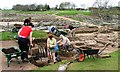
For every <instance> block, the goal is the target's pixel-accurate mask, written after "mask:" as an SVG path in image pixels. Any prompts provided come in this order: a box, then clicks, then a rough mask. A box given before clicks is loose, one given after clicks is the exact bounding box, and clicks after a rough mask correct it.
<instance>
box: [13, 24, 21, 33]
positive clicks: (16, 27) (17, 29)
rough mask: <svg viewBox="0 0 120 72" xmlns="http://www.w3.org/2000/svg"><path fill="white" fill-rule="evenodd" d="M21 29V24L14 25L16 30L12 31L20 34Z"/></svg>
mask: <svg viewBox="0 0 120 72" xmlns="http://www.w3.org/2000/svg"><path fill="white" fill-rule="evenodd" d="M21 27H22V25H21V24H14V28H13V29H12V32H18V31H19V29H20V28H21Z"/></svg>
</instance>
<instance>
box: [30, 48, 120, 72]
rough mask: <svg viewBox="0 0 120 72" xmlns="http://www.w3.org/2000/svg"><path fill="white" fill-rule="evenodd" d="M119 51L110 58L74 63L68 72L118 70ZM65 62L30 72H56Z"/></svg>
mask: <svg viewBox="0 0 120 72" xmlns="http://www.w3.org/2000/svg"><path fill="white" fill-rule="evenodd" d="M119 52H120V50H119V51H116V52H113V53H111V54H110V55H111V57H110V58H104V59H102V58H96V59H93V58H90V59H88V58H86V59H85V60H84V61H83V62H76V61H74V62H73V63H72V64H70V65H69V67H68V70H118V53H119ZM67 62H68V61H67V60H65V61H63V62H60V63H57V64H55V65H50V66H45V67H40V68H37V69H35V70H32V71H31V72H36V71H37V70H57V69H58V67H59V65H60V64H64V63H67ZM51 72H52V71H51Z"/></svg>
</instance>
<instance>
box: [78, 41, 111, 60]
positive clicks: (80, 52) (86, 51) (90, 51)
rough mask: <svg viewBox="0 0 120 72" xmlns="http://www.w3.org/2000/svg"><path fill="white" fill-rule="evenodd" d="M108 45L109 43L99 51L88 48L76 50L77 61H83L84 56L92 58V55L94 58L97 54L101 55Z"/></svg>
mask: <svg viewBox="0 0 120 72" xmlns="http://www.w3.org/2000/svg"><path fill="white" fill-rule="evenodd" d="M109 44H110V43H106V44H105V46H104V47H103V49H102V50H101V51H100V50H99V49H92V48H88V49H82V48H76V51H77V53H78V58H77V60H78V61H84V59H85V56H87V57H89V56H90V57H91V56H92V57H93V58H94V55H95V56H96V57H98V56H99V54H100V53H102V52H103V51H104V50H105V49H106V47H107V46H108V45H109Z"/></svg>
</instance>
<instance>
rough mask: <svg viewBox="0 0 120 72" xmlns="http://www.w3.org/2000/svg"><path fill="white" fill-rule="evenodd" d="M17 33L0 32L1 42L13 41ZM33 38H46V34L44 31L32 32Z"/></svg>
mask: <svg viewBox="0 0 120 72" xmlns="http://www.w3.org/2000/svg"><path fill="white" fill-rule="evenodd" d="M16 36H17V33H13V32H0V41H1V40H15V38H16ZM33 37H35V38H47V33H46V32H44V31H33Z"/></svg>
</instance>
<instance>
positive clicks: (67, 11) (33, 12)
mask: <svg viewBox="0 0 120 72" xmlns="http://www.w3.org/2000/svg"><path fill="white" fill-rule="evenodd" d="M1 11H2V12H3V13H18V14H56V15H60V16H62V15H75V14H83V15H90V14H91V13H90V12H86V11H78V10H49V11H15V10H1Z"/></svg>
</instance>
